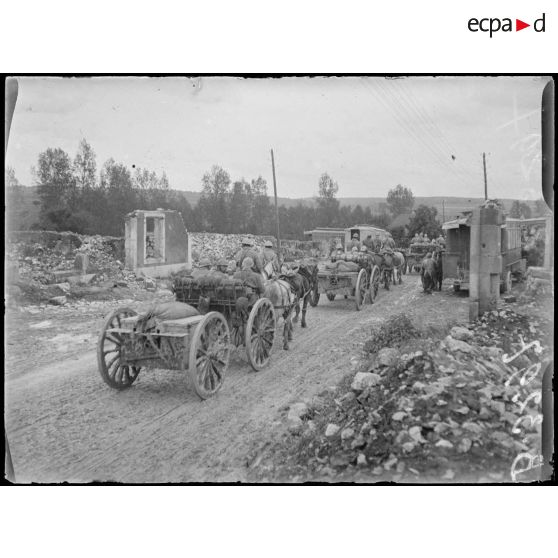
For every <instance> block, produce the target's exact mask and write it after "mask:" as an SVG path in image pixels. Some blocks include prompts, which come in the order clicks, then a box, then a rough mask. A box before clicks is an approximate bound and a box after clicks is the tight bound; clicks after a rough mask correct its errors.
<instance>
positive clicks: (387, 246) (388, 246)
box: [383, 233, 395, 252]
mask: <svg viewBox="0 0 558 558" xmlns="http://www.w3.org/2000/svg"><path fill="white" fill-rule="evenodd" d="M394 249H395V240H393V237H392V236H391V234H390V233H387V235H386V238H385V239H384V244H383V250H384V251H386V250H390V251H391V252H393V250H394Z"/></svg>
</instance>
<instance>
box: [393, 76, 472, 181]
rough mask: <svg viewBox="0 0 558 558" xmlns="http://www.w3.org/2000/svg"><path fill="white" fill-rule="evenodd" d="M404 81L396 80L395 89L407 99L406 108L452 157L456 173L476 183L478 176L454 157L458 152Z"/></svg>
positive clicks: (459, 159) (458, 158)
mask: <svg viewBox="0 0 558 558" xmlns="http://www.w3.org/2000/svg"><path fill="white" fill-rule="evenodd" d="M405 81H406V80H404V79H398V80H396V84H397V85H396V87H398V88H399V90H400V93H401V94H402V96H403V97H404V98H406V99H407V103H408V106H410V107H411V108H412V109H413V110H414V111H416V113H417V115H418V116H419V118H420V119H421V120H422V122H423V123H424V124H425V129H426V131H427V133H430V136H431V137H432V140H433V141H434V142H436V143H437V144H438V146H440V148H441V150H442V151H444V152H446V153H449V154H450V155H452V156H453V160H454V163H452V165H453V166H455V167H458V168H459V171H458V172H461V173H463V174H466V175H468V177H469V178H470V179H471V180H472V181H474V182H478V180H479V178H480V176H479V175H478V174H477V175H475V174H474V173H473V172H472V171H471V169H470V168H469V167H466V166H465V165H464V163H463V162H462V159H461V158H460V157H458V156H457V155H455V154H457V153H459V150H457V149H456V148H455V146H454V145H453V143H452V142H451V141H450V140H449V139H448V138H447V136H446V135H445V134H444V132H443V131H442V130H441V129H440V127H439V126H438V124H437V123H436V121H435V120H434V119H433V118H432V116H431V115H430V114H429V113H428V112H427V111H426V109H425V108H424V107H423V106H422V104H421V103H420V101H419V99H418V97H417V95H413V94H411V92H410V91H409V90H408V88H407V87H406V86H405ZM456 170H457V169H456Z"/></svg>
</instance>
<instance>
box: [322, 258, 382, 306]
mask: <svg viewBox="0 0 558 558" xmlns="http://www.w3.org/2000/svg"><path fill="white" fill-rule="evenodd" d="M379 284H380V269H379V268H378V266H377V265H374V263H373V262H372V258H371V257H370V256H369V255H368V254H364V253H358V254H351V253H343V254H339V255H337V256H335V258H334V261H332V262H331V263H327V264H325V265H323V266H321V268H320V269H319V271H318V293H319V294H325V295H326V297H327V299H328V300H329V301H333V300H335V297H336V296H337V295H338V294H341V295H343V296H344V297H345V298H348V297H349V296H351V297H354V299H355V307H356V310H361V309H362V307H363V306H364V305H365V304H367V303H370V304H371V303H372V302H374V300H375V299H376V296H377V295H378V287H379Z"/></svg>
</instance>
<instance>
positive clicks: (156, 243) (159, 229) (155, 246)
mask: <svg viewBox="0 0 558 558" xmlns="http://www.w3.org/2000/svg"><path fill="white" fill-rule="evenodd" d="M164 230H165V219H164V217H146V218H145V260H146V262H147V261H153V260H164V258H165V244H164V242H165V239H164Z"/></svg>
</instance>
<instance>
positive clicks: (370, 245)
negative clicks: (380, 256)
mask: <svg viewBox="0 0 558 558" xmlns="http://www.w3.org/2000/svg"><path fill="white" fill-rule="evenodd" d="M362 246H365V247H366V250H367V251H368V252H372V251H373V250H374V241H373V240H372V235H371V234H369V235H368V236H367V237H366V238H365V239H364V240H363V241H362ZM362 246H361V247H360V249H361V250H362Z"/></svg>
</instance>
